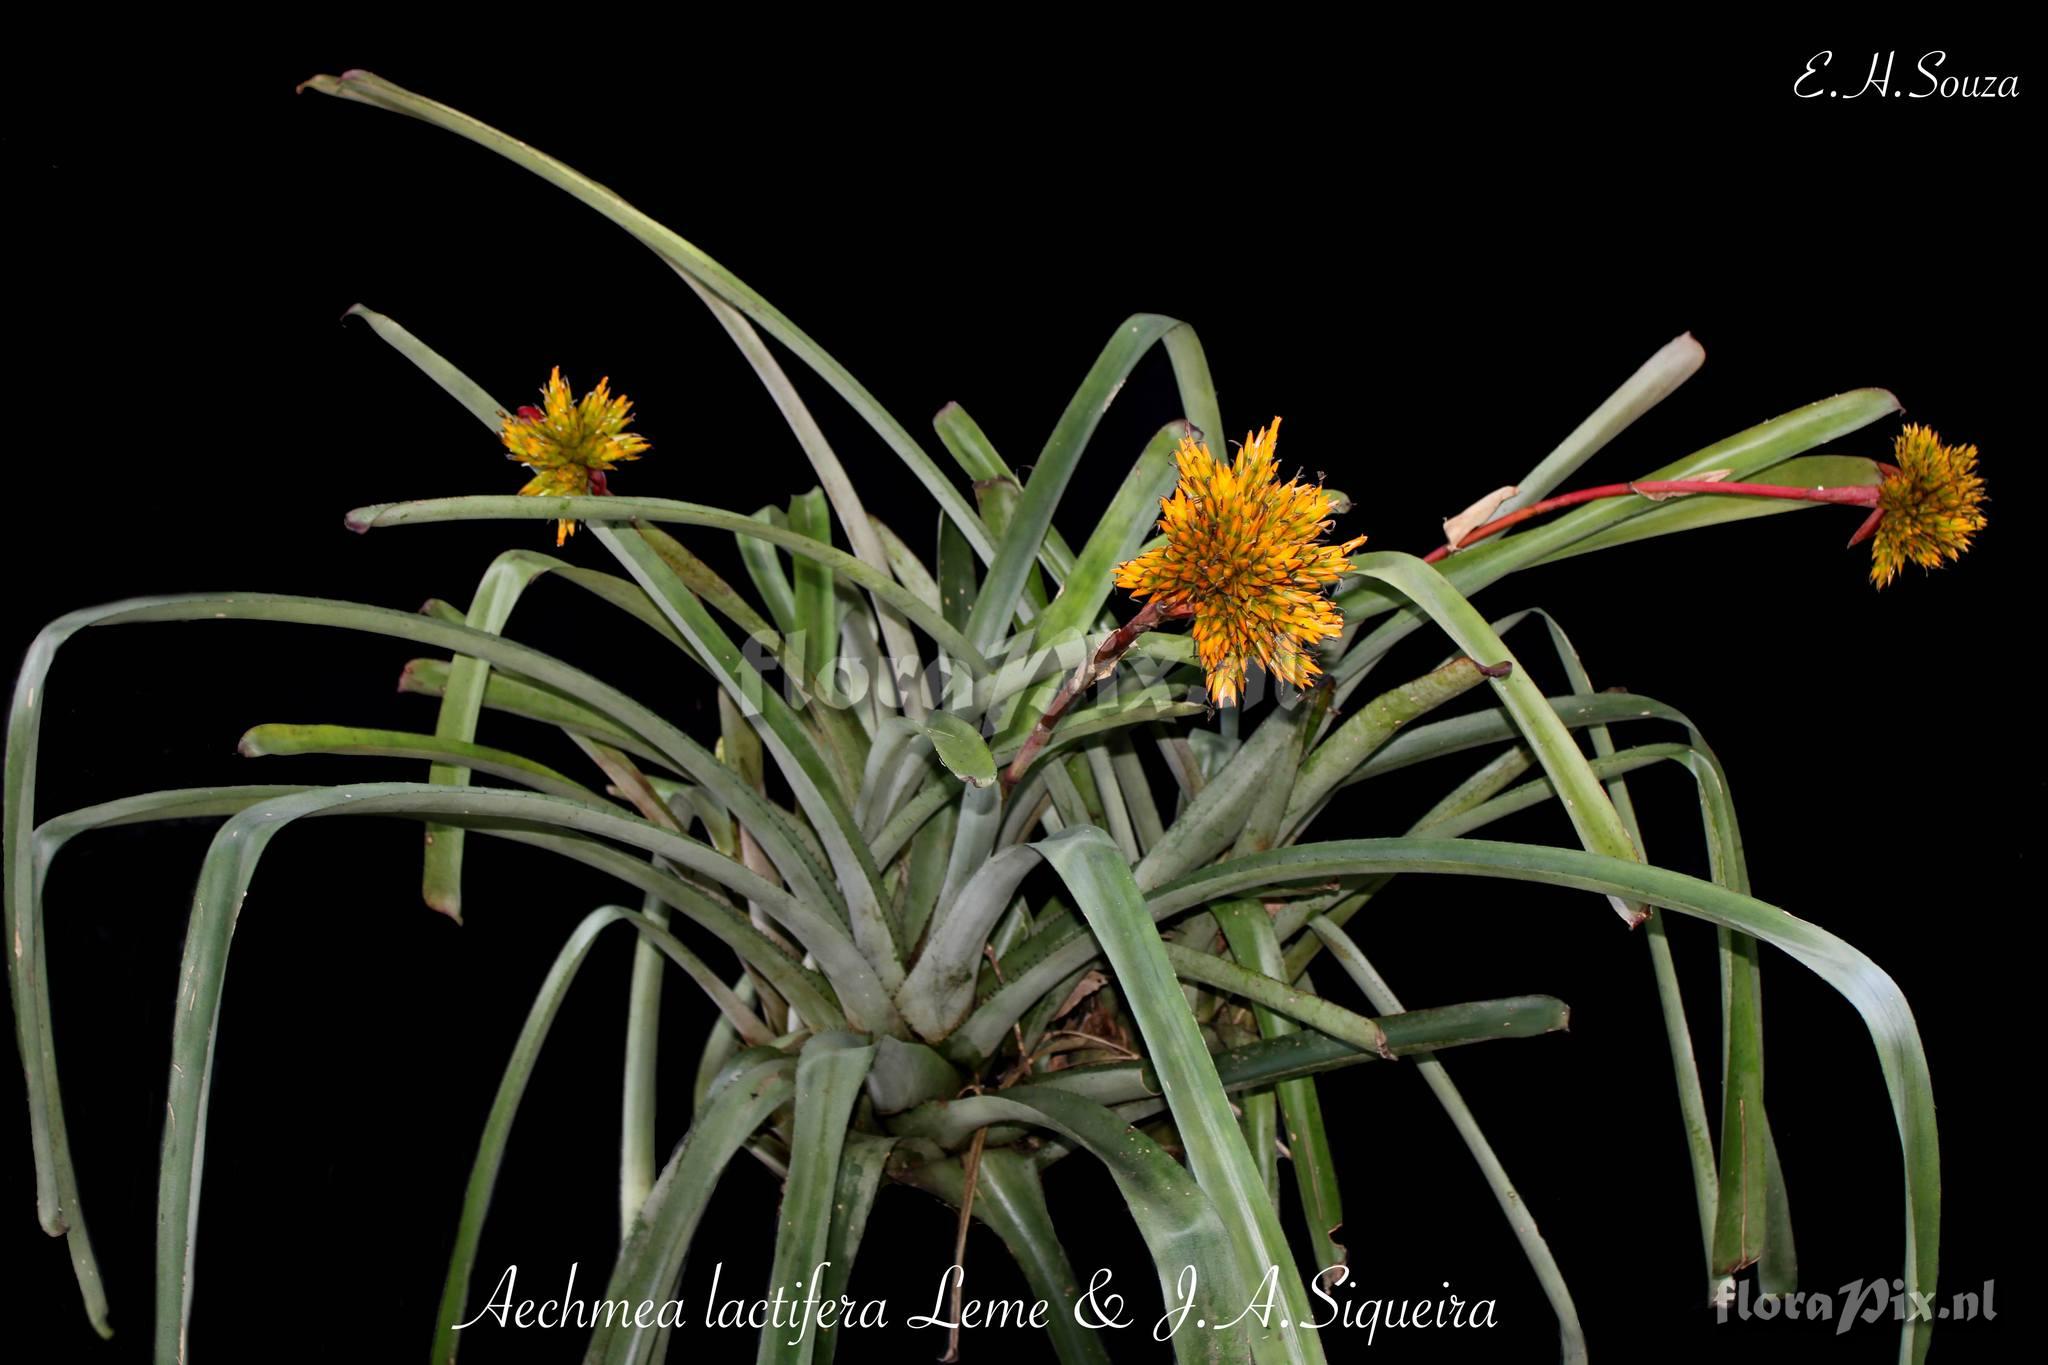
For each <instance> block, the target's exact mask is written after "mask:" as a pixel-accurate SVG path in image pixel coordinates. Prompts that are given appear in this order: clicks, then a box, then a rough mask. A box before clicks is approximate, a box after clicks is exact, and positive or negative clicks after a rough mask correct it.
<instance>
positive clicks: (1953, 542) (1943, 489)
mask: <svg viewBox="0 0 2048 1365" xmlns="http://www.w3.org/2000/svg"><path fill="white" fill-rule="evenodd" d="M1892 452H1893V458H1894V459H1895V460H1896V461H1897V462H1898V464H1897V467H1896V468H1887V469H1886V470H1885V475H1884V482H1883V483H1882V484H1880V485H1879V486H1878V490H1877V498H1878V502H1877V506H1878V511H1879V513H1880V515H1879V518H1878V523H1877V533H1876V535H1875V536H1874V537H1872V540H1871V546H1870V581H1871V582H1873V583H1875V584H1877V586H1878V587H1880V588H1881V587H1883V586H1884V585H1885V584H1887V583H1889V582H1891V581H1892V580H1893V579H1894V578H1897V577H1898V576H1899V571H1900V570H1901V569H1903V568H1904V567H1905V566H1906V564H1907V563H1908V562H1909V561H1910V562H1912V563H1914V564H1918V565H1919V566H1920V567H1921V568H1923V569H1933V568H1938V567H1940V565H1941V562H1942V561H1943V560H1945V559H1947V560H1952V559H1956V558H1959V557H1960V556H1961V555H1962V553H1963V551H1965V550H1967V549H1969V548H1970V537H1971V536H1972V535H1974V534H1975V533H1976V532H1978V531H1981V530H1983V529H1984V511H1983V504H1984V480H1983V479H1981V478H1979V477H1978V475H1977V447H1975V446H1946V445H1943V444H1942V443H1941V437H1940V436H1938V435H1936V434H1935V433H1934V432H1932V431H1930V430H1928V429H1927V428H1926V427H1921V426H1909V427H1907V428H1906V429H1905V430H1904V431H1901V432H1900V433H1899V434H1898V436H1897V437H1896V438H1895V439H1894V440H1893V442H1892Z"/></svg>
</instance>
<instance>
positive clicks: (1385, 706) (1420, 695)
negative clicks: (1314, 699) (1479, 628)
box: [1244, 654, 1486, 853]
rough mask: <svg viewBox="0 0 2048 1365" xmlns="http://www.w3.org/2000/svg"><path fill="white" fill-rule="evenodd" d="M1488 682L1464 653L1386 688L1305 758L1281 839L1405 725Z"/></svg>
mask: <svg viewBox="0 0 2048 1365" xmlns="http://www.w3.org/2000/svg"><path fill="white" fill-rule="evenodd" d="M1485 680H1486V675H1485V674H1484V673H1483V672H1481V671H1480V668H1479V665H1478V664H1476V663H1474V662H1473V661H1472V660H1471V659H1469V658H1466V657H1465V656H1464V655H1462V654H1461V655H1459V656H1458V657H1457V658H1455V659H1453V660H1451V661H1450V662H1449V663H1447V664H1445V665H1443V666H1442V667H1441V668H1438V669H1435V670H1433V671H1431V672H1428V673H1425V674H1423V675H1422V676H1421V677H1419V678H1415V679H1413V680H1411V681H1409V682H1405V683H1402V684H1401V685H1400V686H1399V687H1396V688H1392V689H1390V690H1389V691H1386V692H1382V693H1381V694H1380V695H1379V696H1377V697H1374V698H1373V699H1372V700H1371V701H1369V702H1367V703H1366V704H1365V705H1364V706H1361V707H1359V708H1357V709H1356V710H1354V711H1353V712H1352V713H1351V715H1349V716H1348V717H1346V718H1345V720H1344V723H1343V724H1342V725H1339V726H1338V727H1337V728H1336V729H1335V730H1334V731H1332V732H1331V734H1330V736H1329V738H1327V739H1325V740H1324V741H1323V742H1322V743H1321V744H1318V745H1317V746H1316V747H1315V748H1314V750H1312V751H1311V752H1310V753H1309V755H1308V757H1307V758H1306V759H1304V760H1302V763H1301V770H1300V773H1299V774H1298V775H1297V776H1296V777H1295V778H1294V781H1293V784H1292V793H1291V794H1290V795H1289V796H1288V797H1287V798H1286V801H1287V809H1286V813H1285V814H1284V815H1283V816H1282V817H1281V819H1280V823H1279V829H1280V832H1281V836H1282V838H1281V842H1289V841H1292V840H1293V839H1295V838H1298V837H1300V834H1301V830H1302V827H1303V826H1305V825H1307V824H1308V822H1309V821H1311V820H1313V819H1314V818H1315V817H1316V815H1317V813H1318V812H1320V811H1321V809H1322V807H1323V803H1324V802H1325V801H1327V800H1328V799H1329V796H1330V793H1331V792H1333V791H1335V790H1336V789H1337V787H1338V786H1339V785H1340V784H1341V783H1342V782H1343V780H1344V779H1345V778H1346V777H1348V776H1350V775H1351V774H1352V773H1353V772H1355V771H1357V769H1358V768H1359V766H1360V765H1361V764H1363V763H1364V762H1365V761H1366V760H1367V759H1368V758H1371V757H1372V756H1373V755H1374V754H1375V753H1377V752H1379V750H1380V749H1381V748H1382V747H1384V746H1385V745H1386V743H1387V741H1388V740H1390V739H1392V738H1393V737H1394V736H1395V734H1397V733H1398V732H1399V731H1400V730H1401V728H1402V727H1403V726H1405V725H1407V724H1408V723H1409V722H1410V721H1412V720H1415V719H1416V718H1418V717H1420V716H1425V715H1428V714H1429V713H1430V712H1431V711H1434V710H1435V709H1436V708H1437V707H1439V706H1442V705H1443V704H1444V703H1446V702H1448V701H1452V700H1454V699H1456V698H1458V697H1461V696H1463V695H1464V694H1465V693H1467V692H1469V691H1470V690H1472V689H1473V688H1474V687H1477V686H1478V685H1479V684H1480V683H1482V682H1484V681H1485ZM1268 846H1270V844H1269V845H1268ZM1244 851H1245V852H1248V853H1256V852H1260V851H1262V850H1260V849H1246V850H1244Z"/></svg>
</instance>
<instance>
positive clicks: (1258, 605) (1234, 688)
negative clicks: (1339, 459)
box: [1116, 417, 1365, 706]
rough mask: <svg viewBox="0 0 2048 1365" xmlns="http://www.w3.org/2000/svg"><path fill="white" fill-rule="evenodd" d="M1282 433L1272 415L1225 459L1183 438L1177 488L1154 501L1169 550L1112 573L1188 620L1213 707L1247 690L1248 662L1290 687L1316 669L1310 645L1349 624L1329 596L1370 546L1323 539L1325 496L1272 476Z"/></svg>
mask: <svg viewBox="0 0 2048 1365" xmlns="http://www.w3.org/2000/svg"><path fill="white" fill-rule="evenodd" d="M1279 435H1280V419H1279V418H1277V417H1276V418H1274V419H1273V422H1272V425H1270V426H1268V427H1266V428H1265V429H1264V430H1263V431H1260V432H1258V433H1256V434H1255V435H1251V436H1247V437H1246V438H1245V442H1244V445H1242V446H1241V447H1239V449H1238V452H1237V456H1236V458H1235V459H1229V460H1219V459H1217V458H1216V457H1215V456H1213V455H1211V454H1210V453H1209V447H1208V446H1206V445H1204V444H1202V443H1201V442H1199V441H1196V440H1195V439H1194V438H1193V437H1183V438H1182V440H1181V443H1180V450H1179V452H1178V453H1177V455H1176V457H1175V458H1176V461H1177V463H1178V464H1179V466H1180V482H1179V483H1178V484H1177V485H1176V486H1175V488H1174V490H1173V492H1172V493H1171V494H1169V495H1168V496H1167V497H1166V498H1164V499H1162V500H1161V502H1160V505H1159V506H1160V514H1161V515H1160V518H1159V529H1160V530H1161V531H1163V532H1165V534H1166V543H1165V544H1164V545H1162V546H1159V547H1158V548H1157V549H1153V550H1148V551H1147V552H1145V553H1144V554H1141V555H1139V556H1138V557H1137V558H1136V559H1133V560H1131V561H1129V562H1128V563H1126V564H1124V565H1122V566H1121V567H1119V568H1118V569H1117V571H1116V584H1117V586H1118V587H1120V588H1128V589H1129V590H1130V591H1131V595H1132V596H1134V597H1140V598H1143V597H1152V598H1155V599H1156V600H1157V601H1158V602H1159V603H1160V604H1161V605H1163V606H1165V607H1167V608H1168V609H1170V610H1174V611H1177V612H1191V613H1192V614H1193V616H1194V638H1195V649H1196V651H1197V653H1198V654H1199V655H1200V656H1201V660H1202V667H1203V669H1204V670H1206V671H1207V673H1208V676H1209V698H1210V700H1211V701H1212V702H1214V703H1215V704H1216V705H1218V706H1227V705H1230V704H1232V703H1234V702H1236V701H1237V700H1238V698H1239V697H1240V696H1241V695H1242V694H1243V691H1244V682H1245V670H1246V668H1247V667H1248V666H1249V665H1251V664H1253V663H1256V664H1258V665H1259V667H1261V668H1263V669H1265V670H1266V672H1268V673H1270V674H1271V675H1272V676H1274V677H1275V678H1280V679H1283V680H1285V681H1286V682H1289V683H1292V684H1293V685H1294V686H1296V687H1307V686H1308V685H1309V682H1310V680H1311V679H1313V678H1314V677H1315V675H1316V674H1318V673H1320V672H1321V671H1322V669H1321V668H1320V667H1319V666H1318V665H1317V664H1316V661H1315V656H1314V649H1315V646H1316V645H1318V644H1319V643H1321V642H1322V641H1324V640H1327V639H1329V638H1331V637H1332V636H1335V635H1336V634H1338V632H1339V631H1341V630H1342V629H1343V625H1344V618H1343V617H1342V615H1340V614H1339V613H1338V611H1337V608H1336V605H1335V604H1334V603H1332V602H1331V601H1330V599H1329V598H1328V597H1326V596H1324V592H1325V590H1326V589H1327V588H1328V587H1329V586H1330V585H1331V584H1332V583H1335V582H1336V581H1337V580H1338V578H1340V577H1342V576H1343V574H1344V573H1345V572H1346V571H1348V570H1349V569H1350V567H1351V561H1350V558H1349V555H1350V553H1351V551H1352V550H1354V549H1356V548H1358V547H1359V546H1360V545H1363V544H1364V543H1365V537H1364V536H1358V537H1356V538H1354V539H1351V540H1348V541H1345V542H1344V543H1343V544H1341V545H1324V544H1321V543H1320V541H1321V540H1322V536H1323V533H1324V532H1326V531H1327V530H1329V529H1330V525H1331V523H1330V499H1329V496H1328V495H1327V494H1326V493H1324V491H1323V489H1322V487H1321V486H1320V485H1318V484H1308V483H1303V482H1301V481H1300V480H1299V479H1293V480H1289V481H1288V482H1286V483H1281V482H1280V481H1279V473H1278V470H1277V469H1276V468H1275V465H1274V461H1273V449H1274V446H1275V444H1276V443H1277V442H1278V440H1279Z"/></svg>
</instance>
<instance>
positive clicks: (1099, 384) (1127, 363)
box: [967, 313, 1177, 651]
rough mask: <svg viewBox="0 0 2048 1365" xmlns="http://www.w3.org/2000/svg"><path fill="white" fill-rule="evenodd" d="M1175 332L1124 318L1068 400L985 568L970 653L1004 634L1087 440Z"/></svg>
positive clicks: (1143, 317)
mask: <svg viewBox="0 0 2048 1365" xmlns="http://www.w3.org/2000/svg"><path fill="white" fill-rule="evenodd" d="M1176 325H1177V324H1176V323H1175V322H1174V320H1173V319H1172V318H1167V317H1161V316H1159V315H1158V314H1156V313H1140V314H1137V315H1135V316H1133V317H1131V318H1129V319H1127V320H1126V321H1125V322H1124V324H1123V325H1122V326H1121V327H1119V328H1117V331H1116V335H1114V336H1112V337H1111V338H1110V339H1109V343H1108V344H1107V345H1106V346H1104V347H1103V350H1102V354H1101V355H1100V356H1098V357H1097V358H1096V361H1095V364H1094V365H1093V366H1091V367H1090V368H1089V371H1088V375H1087V377H1086V378H1085V379H1083V380H1082V381H1081V387H1080V388H1079V389H1078V390H1077V391H1076V392H1075V394H1074V396H1073V397H1072V398H1071V399H1069V400H1068V402H1067V407H1066V411H1064V412H1062V413H1061V414H1060V420H1059V422H1058V424H1057V425H1056V426H1054V427H1053V431H1052V435H1051V436H1050V437H1048V438H1047V439H1046V442H1045V449H1044V450H1042V451H1040V452H1039V455H1038V460H1037V462H1036V463H1035V464H1033V465H1032V467H1031V481H1030V483H1028V484H1027V485H1025V488H1024V495H1023V497H1022V498H1020V499H1019V500H1018V504H1017V508H1016V514H1015V518H1014V520H1013V521H1012V522H1011V524H1010V527H1009V529H1008V530H1007V531H1006V532H1005V533H1004V535H1003V539H1002V543H1001V544H1000V545H999V546H997V548H996V556H995V558H994V559H993V560H991V561H989V568H988V576H987V578H986V579H985V580H984V581H983V583H982V587H981V595H980V596H979V597H978V598H976V599H975V603H974V610H973V611H972V612H971V613H970V614H969V616H968V619H967V635H968V638H969V639H971V640H973V641H974V644H975V647H976V648H978V649H981V650H984V651H985V650H987V649H988V648H989V646H991V645H993V644H995V643H996V642H997V641H998V640H1000V639H1002V638H1003V635H1004V634H1005V633H1006V631H1007V630H1008V627H1009V623H1010V616H1011V614H1012V608H1013V606H1014V604H1015V603H1016V601H1017V599H1018V597H1019V596H1020V595H1021V594H1022V593H1023V589H1024V580H1025V575H1026V574H1028V573H1029V572H1030V570H1031V566H1032V565H1033V564H1034V563H1036V562H1037V560H1038V552H1039V547H1040V546H1041V545H1042V544H1044V542H1045V533H1046V532H1047V531H1048V530H1049V529H1050V528H1051V526H1052V515H1053V511H1054V509H1055V508H1057V507H1058V506H1059V500H1060V496H1061V495H1062V494H1063V493H1065V492H1066V490H1067V484H1068V482H1069V481H1070V480H1071V479H1072V478H1073V474H1074V470H1075V468H1076V467H1077V466H1078V465H1079V464H1080V462H1081V452H1082V451H1083V450H1085V449H1086V448H1087V445H1088V438H1089V437H1090V436H1092V435H1094V434H1095V428H1096V426H1097V424H1099V423H1100V422H1101V421H1102V414H1103V413H1104V412H1105V411H1107V410H1108V408H1109V405H1110V402H1111V400H1113V399H1114V398H1115V397H1116V393H1117V390H1119V389H1121V388H1122V387H1123V385H1124V381H1125V380H1126V379H1128V378H1129V377H1130V373H1131V370H1132V369H1133V368H1134V367H1135V366H1136V365H1137V363H1138V360H1139V358H1140V357H1141V356H1143V355H1144V354H1145V352H1147V351H1149V350H1151V349H1152V346H1153V344H1154V343H1155V342H1157V341H1158V340H1159V339H1160V338H1161V337H1163V336H1165V335H1166V333H1167V331H1168V330H1169V329H1171V328H1173V327H1174V326H1176Z"/></svg>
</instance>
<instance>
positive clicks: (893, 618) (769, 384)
mask: <svg viewBox="0 0 2048 1365" xmlns="http://www.w3.org/2000/svg"><path fill="white" fill-rule="evenodd" d="M676 273H677V274H679V275H681V276H682V277H683V282H684V283H686V284H688V285H689V286H690V288H691V289H692V290H693V291H695V293H696V295H697V297H698V298H700V299H702V300H703V301H704V306H705V307H706V308H709V309H710V310H711V315H712V316H713V317H715V318H717V319H718V322H719V325H720V326H722V327H724V328H725V330H726V334H727V335H728V336H730V337H731V338H732V339H733V344H734V345H736V346H738V347H739V350H740V354H741V355H743V356H745V357H746V360H747V363H748V364H749V365H751V366H753V368H754V373H755V374H756V375H757V376H759V378H760V380H761V383H762V385H763V386H764V387H766V388H767V390H768V396H769V397H771V398H773V399H774V400H775V406H776V407H777V408H778V409H780V410H781V412H782V416H783V418H784V420H785V421H787V422H788V423H789V429H790V432H791V433H792V434H793V435H794V436H795V437H796V439H797V444H798V445H800V446H802V447H803V450H804V455H805V456H806V457H807V458H808V459H809V460H810V462H811V468H812V469H813V470H815V471H816V472H817V475H818V483H819V485H820V486H821V487H822V488H823V490H824V494H825V496H826V498H828V499H829V500H830V501H831V504H832V510H833V511H834V512H835V513H837V514H838V517H839V524H840V525H841V526H843V527H845V528H846V540H847V544H849V545H851V546H852V547H853V553H854V556H855V557H856V558H858V559H859V560H860V561H861V562H862V563H863V564H866V565H868V566H869V567H870V568H873V569H876V570H878V571H881V572H885V573H886V572H889V571H890V560H889V554H888V551H887V549H886V548H885V547H884V545H883V544H882V538H881V537H880V536H879V535H878V534H877V533H876V531H875V529H874V527H873V526H872V525H871V524H870V521H869V517H868V513H867V508H866V507H865V506H863V505H862V503H861V499H860V494H859V492H857V491H856V490H855V488H854V485H853V480H851V479H849V478H848V477H847V476H846V468H845V466H844V465H842V464H840V463H839V457H838V456H837V455H835V454H834V453H833V451H832V446H831V443H830V442H828V441H827V440H826V439H825V433H824V432H823V431H822V430H821V429H820V428H819V426H818V423H817V419H816V418H814V417H812V416H811V410H810V409H809V408H808V407H806V406H805V405H804V400H803V398H802V397H801V396H800V395H799V394H798V393H797V391H796V385H794V384H792V383H790V381H789V376H788V375H787V374H785V373H783V370H782V365H781V363H780V362H778V361H777V360H776V359H775V355H774V353H773V352H772V351H770V350H769V349H768V347H767V345H766V343H764V342H763V341H762V340H761V337H760V334H759V333H757V332H756V331H755V330H754V328H753V325H752V324H751V323H749V322H748V321H747V319H746V317H745V316H744V315H743V314H741V313H740V312H739V310H738V309H735V308H734V307H732V306H731V305H730V304H728V303H726V301H725V300H723V299H721V298H719V297H718V296H717V295H716V294H715V293H713V292H712V291H711V290H709V289H707V288H705V287H704V285H703V284H701V283H699V282H698V280H697V279H696V277H695V276H693V275H692V274H691V273H690V272H689V271H687V270H683V269H682V268H680V267H677V270H676ZM817 538H818V539H820V540H824V541H826V542H827V543H828V544H829V543H830V540H831V536H830V533H829V527H828V528H827V531H826V534H823V535H820V536H818V537H817ZM873 600H874V605H875V614H876V617H877V619H878V622H879V625H880V630H881V635H882V638H883V640H884V641H886V642H887V644H888V647H889V654H890V655H891V657H893V658H896V659H899V660H903V661H905V663H906V664H907V665H908V668H909V671H910V672H911V673H917V672H919V671H920V668H919V663H918V657H917V644H916V641H914V640H913V639H912V638H911V635H910V631H909V628H908V627H907V626H905V624H904V620H903V617H902V616H901V615H899V614H898V613H896V612H895V611H893V610H891V609H890V608H889V606H888V605H887V604H886V603H885V602H883V601H882V599H880V598H879V597H877V598H875V599H873ZM906 703H907V709H908V710H909V711H910V714H911V715H913V716H916V715H922V714H923V712H924V709H925V708H924V705H923V702H922V700H921V698H920V696H919V694H918V692H917V691H916V690H913V691H912V692H911V694H910V696H909V697H908V698H907V699H906Z"/></svg>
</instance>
